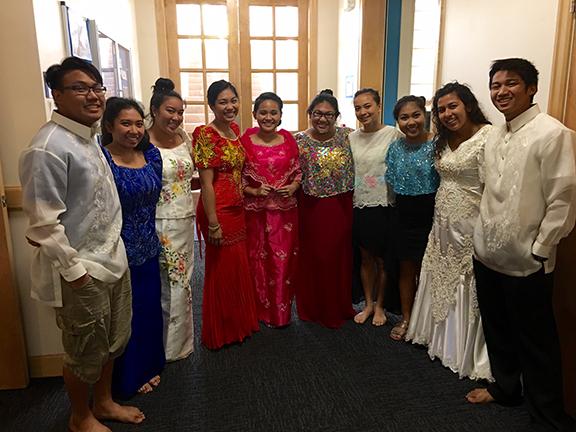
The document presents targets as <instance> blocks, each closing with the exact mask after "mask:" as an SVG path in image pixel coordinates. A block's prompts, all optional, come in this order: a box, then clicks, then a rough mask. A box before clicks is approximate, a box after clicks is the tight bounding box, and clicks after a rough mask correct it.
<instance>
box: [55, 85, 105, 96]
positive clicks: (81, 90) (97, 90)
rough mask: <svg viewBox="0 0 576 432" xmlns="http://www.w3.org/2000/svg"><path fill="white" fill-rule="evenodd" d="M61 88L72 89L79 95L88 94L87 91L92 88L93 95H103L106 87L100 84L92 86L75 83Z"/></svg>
mask: <svg viewBox="0 0 576 432" xmlns="http://www.w3.org/2000/svg"><path fill="white" fill-rule="evenodd" d="M62 90H72V91H73V92H74V93H76V94H77V95H80V96H88V93H90V90H92V92H93V93H94V94H95V95H103V94H104V93H106V87H104V86H101V85H100V84H96V85H94V86H92V87H88V86H85V85H80V84H76V85H71V86H66V87H62Z"/></svg>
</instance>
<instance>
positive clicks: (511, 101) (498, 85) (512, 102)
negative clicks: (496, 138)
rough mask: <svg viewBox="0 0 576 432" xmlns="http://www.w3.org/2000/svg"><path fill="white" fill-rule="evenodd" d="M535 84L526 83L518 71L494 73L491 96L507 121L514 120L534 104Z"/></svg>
mask: <svg viewBox="0 0 576 432" xmlns="http://www.w3.org/2000/svg"><path fill="white" fill-rule="evenodd" d="M536 91H537V88H536V86H535V85H530V86H526V83H525V82H524V80H523V79H522V77H520V75H518V74H517V73H516V72H512V71H507V70H501V71H498V72H496V73H495V74H494V76H493V77H492V81H491V82H490V98H491V99H492V103H493V104H494V106H495V107H496V109H497V110H498V111H500V112H501V113H502V114H504V117H506V121H510V120H513V119H514V118H516V117H517V116H518V115H520V114H522V113H523V112H524V111H526V110H527V109H528V108H530V106H531V105H532V97H533V96H534V95H535V94H536Z"/></svg>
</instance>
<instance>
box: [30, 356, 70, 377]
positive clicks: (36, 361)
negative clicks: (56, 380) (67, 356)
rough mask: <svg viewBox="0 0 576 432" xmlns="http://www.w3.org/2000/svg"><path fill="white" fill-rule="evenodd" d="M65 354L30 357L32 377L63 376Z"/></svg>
mask: <svg viewBox="0 0 576 432" xmlns="http://www.w3.org/2000/svg"><path fill="white" fill-rule="evenodd" d="M62 363H63V354H49V355H42V356H33V357H29V358H28V365H29V367H30V377H32V378H48V377H57V376H62Z"/></svg>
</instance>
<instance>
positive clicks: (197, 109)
mask: <svg viewBox="0 0 576 432" xmlns="http://www.w3.org/2000/svg"><path fill="white" fill-rule="evenodd" d="M205 122H206V119H205V117H204V105H188V106H187V107H186V109H185V110H184V130H185V131H186V132H188V133H190V134H191V133H192V132H194V129H195V128H196V126H199V125H203V124H204V123H205Z"/></svg>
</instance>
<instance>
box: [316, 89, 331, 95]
mask: <svg viewBox="0 0 576 432" xmlns="http://www.w3.org/2000/svg"><path fill="white" fill-rule="evenodd" d="M319 94H329V95H332V96H334V92H333V91H332V89H324V90H322V91H321V92H320V93H319Z"/></svg>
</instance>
